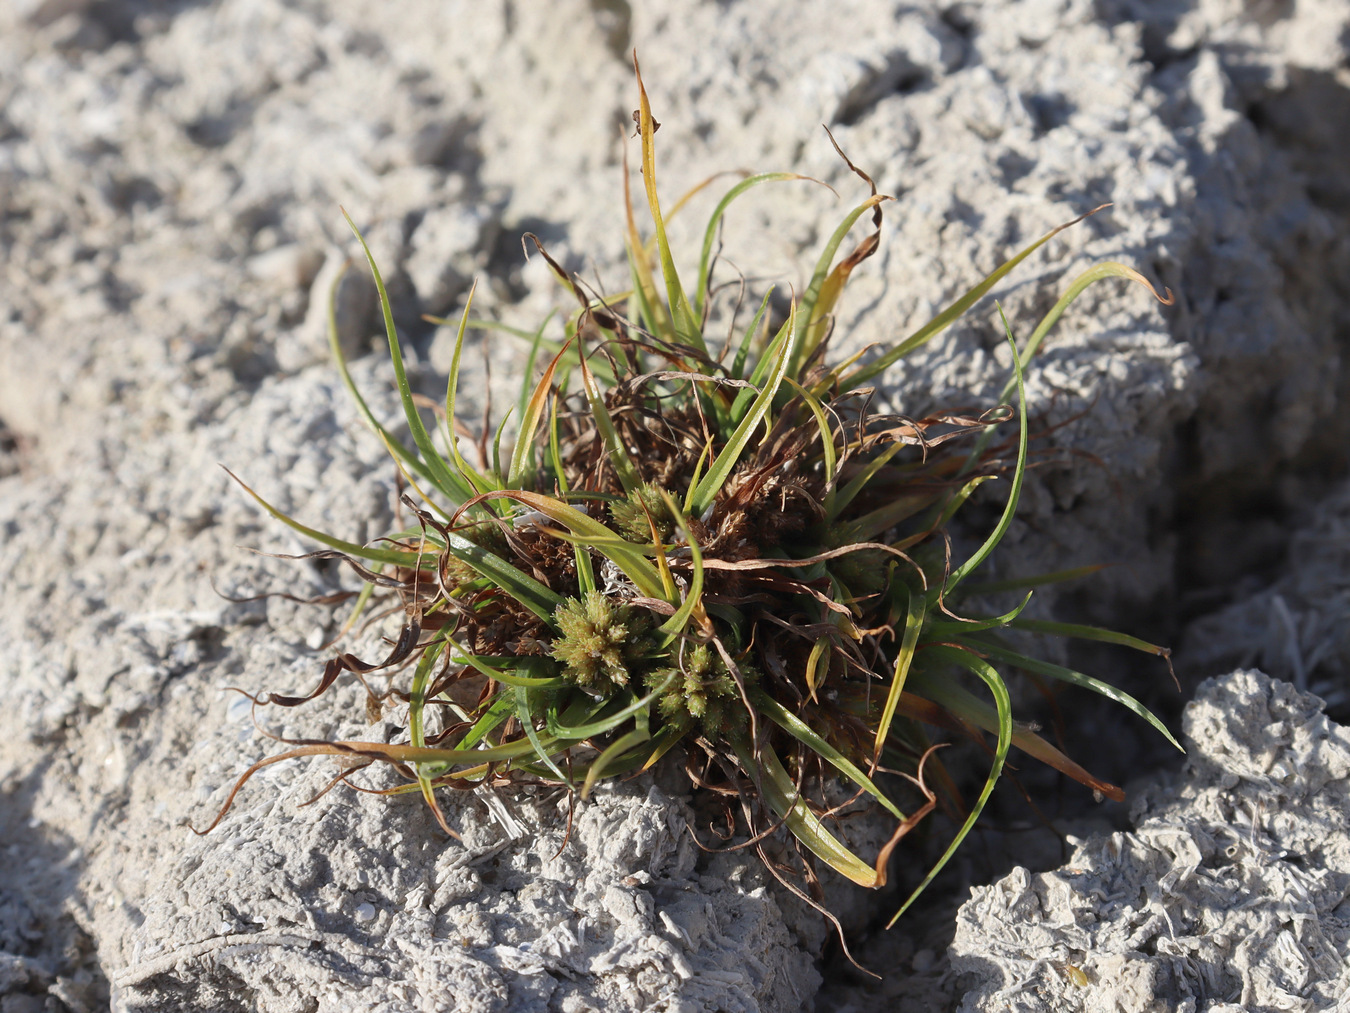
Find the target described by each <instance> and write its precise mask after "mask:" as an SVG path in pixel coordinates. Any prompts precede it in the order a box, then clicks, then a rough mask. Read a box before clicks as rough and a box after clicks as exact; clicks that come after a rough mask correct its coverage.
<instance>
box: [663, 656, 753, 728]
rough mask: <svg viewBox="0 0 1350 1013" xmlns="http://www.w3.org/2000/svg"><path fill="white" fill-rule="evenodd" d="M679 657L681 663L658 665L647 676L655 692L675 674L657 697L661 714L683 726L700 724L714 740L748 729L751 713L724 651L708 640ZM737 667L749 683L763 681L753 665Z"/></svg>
mask: <svg viewBox="0 0 1350 1013" xmlns="http://www.w3.org/2000/svg"><path fill="white" fill-rule="evenodd" d="M678 661H679V666H678V667H665V668H654V669H652V670H651V671H649V672H648V673H647V675H646V677H645V682H646V685H647V688H648V689H649V690H651V691H653V692H656V691H658V690H660V688H661V687H662V686H665V685H666V681H667V679H671V677H672V676H673V677H674V678H673V679H671V681H670V683H669V685H668V686H666V689H665V690H664V691H662V692H661V694H660V696H658V697H657V700H656V709H657V711H658V712H659V713H660V715H661V716H662V717H663V718H665V719H666V720H667V721H669V722H670V723H671V724H672V725H673V726H675V727H677V728H680V729H689V728H693V727H694V726H695V725H697V726H698V728H699V730H700V731H701V732H702V733H703V734H704V735H705V736H706V737H707V738H709V739H711V740H713V741H718V740H720V739H724V738H726V737H727V736H729V735H733V734H735V733H737V732H740V731H742V730H744V728H745V725H746V723H747V721H748V719H749V714H748V712H747V711H746V707H745V702H744V698H743V697H742V695H741V691H740V689H739V688H738V687H737V686H736V680H735V679H733V678H732V677H731V673H730V672H729V671H727V666H726V662H724V661H723V660H722V657H721V655H719V654H717V653H715V652H714V651H713V650H712V649H711V648H709V647H708V645H707V644H695V645H693V646H692V647H689V648H688V649H687V650H686V651H685V652H684V657H683V658H680V659H678ZM737 668H738V670H739V671H740V675H741V679H742V680H743V681H744V682H745V684H746V685H747V686H753V685H755V684H757V683H758V682H759V673H758V671H756V670H755V668H754V667H753V666H752V665H749V664H738V665H737Z"/></svg>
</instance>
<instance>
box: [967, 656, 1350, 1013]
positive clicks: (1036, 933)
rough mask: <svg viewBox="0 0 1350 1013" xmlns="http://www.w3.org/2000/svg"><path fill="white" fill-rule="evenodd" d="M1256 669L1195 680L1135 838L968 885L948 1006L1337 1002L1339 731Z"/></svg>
mask: <svg viewBox="0 0 1350 1013" xmlns="http://www.w3.org/2000/svg"><path fill="white" fill-rule="evenodd" d="M1322 708H1323V704H1322V701H1321V700H1319V699H1318V698H1317V697H1315V696H1312V695H1310V694H1306V693H1300V692H1298V691H1297V690H1296V689H1294V687H1293V686H1291V685H1290V684H1289V683H1285V682H1280V681H1277V680H1274V679H1271V678H1270V677H1268V676H1266V675H1264V674H1263V673H1261V672H1259V671H1238V672H1234V673H1232V674H1231V675H1227V676H1224V677H1221V678H1217V679H1211V680H1209V681H1208V682H1206V683H1204V684H1203V685H1202V686H1201V687H1200V690H1199V692H1198V693H1197V694H1196V698H1195V700H1194V701H1193V702H1192V703H1190V704H1189V705H1188V706H1187V708H1186V716H1185V734H1186V739H1187V748H1188V749H1189V750H1190V754H1191V755H1190V758H1189V759H1188V761H1187V764H1186V768H1185V769H1184V770H1183V771H1182V773H1181V774H1180V776H1179V777H1178V778H1177V779H1176V781H1175V783H1173V784H1162V785H1158V786H1155V787H1153V788H1150V789H1149V790H1147V791H1146V792H1144V793H1143V794H1142V795H1141V796H1140V798H1139V799H1138V801H1136V803H1135V805H1134V808H1133V810H1132V816H1133V819H1134V821H1135V829H1134V830H1133V831H1131V832H1126V833H1116V834H1111V835H1103V836H1094V837H1091V838H1089V839H1087V840H1083V841H1078V842H1076V844H1075V848H1074V852H1073V855H1072V857H1071V858H1070V859H1069V861H1068V863H1067V864H1066V865H1064V866H1062V867H1061V868H1059V869H1056V870H1054V871H1052V872H1047V873H1041V874H1038V875H1032V874H1030V873H1028V872H1027V871H1026V870H1025V869H1017V870H1015V871H1014V872H1013V873H1012V874H1011V875H1009V876H1007V877H1006V878H1004V879H1002V880H1000V881H999V882H997V883H995V884H993V885H992V886H988V887H983V888H980V889H977V890H976V891H974V895H973V896H972V898H971V900H970V901H969V902H968V903H967V904H966V905H965V906H964V907H962V909H961V912H960V914H959V916H958V918H957V928H956V940H955V942H954V943H953V944H952V970H953V971H954V973H955V974H956V975H958V976H959V978H960V981H961V982H962V984H963V986H964V988H965V998H964V999H963V1000H962V1003H961V1007H960V1008H961V1010H962V1011H965V1013H976V1011H986V1010H988V1011H993V1010H1013V1011H1026V1013H1030V1011H1033V1010H1034V1011H1040V1010H1046V1011H1049V1010H1055V1011H1077V1010H1082V1011H1085V1013H1097V1011H1103V1013H1105V1011H1108V1010H1119V1011H1137V1013H1145V1011H1155V1010H1156V1011H1159V1013H1161V1011H1163V1010H1178V1011H1188V1013H1230V1011H1232V1013H1235V1011H1237V1010H1267V1009H1269V1010H1296V1011H1306V1013H1312V1011H1314V1010H1330V1009H1339V1008H1341V1007H1340V1005H1339V1004H1341V1003H1343V1002H1344V1001H1345V998H1346V996H1347V995H1350V729H1347V728H1346V727H1344V726H1342V725H1338V724H1336V723H1335V722H1333V721H1331V720H1330V719H1328V718H1327V717H1326V715H1325V714H1324V713H1322Z"/></svg>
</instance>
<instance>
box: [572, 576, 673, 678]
mask: <svg viewBox="0 0 1350 1013" xmlns="http://www.w3.org/2000/svg"><path fill="white" fill-rule="evenodd" d="M553 618H554V621H555V622H556V623H557V625H558V631H559V635H558V638H557V639H556V640H554V642H553V648H552V650H551V652H550V653H551V654H552V656H553V657H554V658H556V659H557V660H558V661H561V662H562V663H563V670H562V677H563V678H564V679H566V680H567V681H568V682H571V683H574V684H576V685H577V686H580V687H581V688H582V689H584V690H586V691H587V692H588V693H591V694H593V695H595V696H600V697H608V696H610V695H612V694H613V693H614V692H615V691H616V690H620V689H623V688H625V687H627V686H628V685H629V684H630V683H631V682H633V681H634V676H636V675H637V674H639V673H640V672H641V671H642V669H643V668H644V667H649V666H650V664H651V661H650V657H651V651H652V649H653V648H654V647H655V644H654V642H653V641H652V638H651V636H650V632H651V628H652V625H653V624H652V621H651V613H650V612H642V611H639V610H638V609H636V608H634V607H633V606H631V605H623V604H617V603H615V602H614V601H612V600H611V599H609V598H607V597H605V595H603V594H602V593H600V592H599V591H587V592H586V594H585V595H583V596H582V597H581V598H579V599H578V598H569V599H567V601H565V602H563V603H562V604H561V605H559V606H558V611H557V612H555V613H554V614H553Z"/></svg>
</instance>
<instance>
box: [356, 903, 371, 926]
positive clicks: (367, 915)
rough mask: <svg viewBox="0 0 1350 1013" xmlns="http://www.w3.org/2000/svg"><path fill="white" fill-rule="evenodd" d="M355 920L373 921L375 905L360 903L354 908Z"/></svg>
mask: <svg viewBox="0 0 1350 1013" xmlns="http://www.w3.org/2000/svg"><path fill="white" fill-rule="evenodd" d="M356 920H357V921H358V922H373V921H374V920H375V905H374V904H360V905H358V906H357V908H356Z"/></svg>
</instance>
